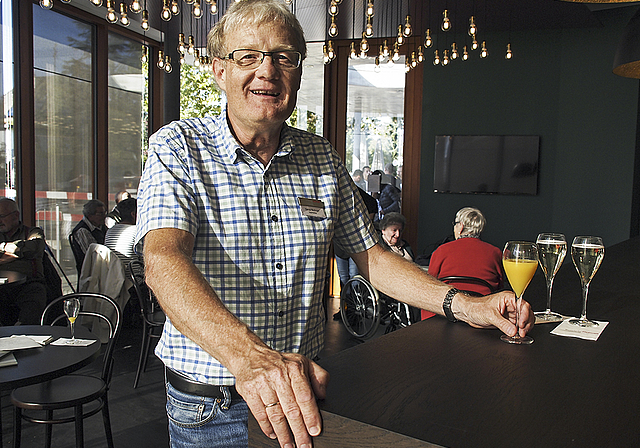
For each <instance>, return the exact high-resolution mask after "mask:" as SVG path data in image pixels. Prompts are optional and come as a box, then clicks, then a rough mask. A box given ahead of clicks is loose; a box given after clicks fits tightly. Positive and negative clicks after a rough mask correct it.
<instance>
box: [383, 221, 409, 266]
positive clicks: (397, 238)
mask: <svg viewBox="0 0 640 448" xmlns="http://www.w3.org/2000/svg"><path fill="white" fill-rule="evenodd" d="M406 224H407V219H406V218H405V217H404V216H403V215H401V214H400V213H397V212H390V213H387V214H385V215H384V217H383V218H382V219H381V220H380V232H381V233H382V238H381V239H380V244H381V245H382V247H384V248H385V249H387V250H388V251H391V252H393V253H396V254H398V255H400V256H401V257H404V258H406V259H407V260H411V261H413V251H412V250H411V246H409V243H407V242H406V241H405V240H403V239H402V232H403V231H404V226H405V225H406Z"/></svg>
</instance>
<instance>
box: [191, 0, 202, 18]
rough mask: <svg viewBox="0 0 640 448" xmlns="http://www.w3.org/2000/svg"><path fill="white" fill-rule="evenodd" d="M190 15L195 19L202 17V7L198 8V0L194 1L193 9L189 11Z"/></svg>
mask: <svg viewBox="0 0 640 448" xmlns="http://www.w3.org/2000/svg"><path fill="white" fill-rule="evenodd" d="M191 14H193V17H195V18H196V19H199V18H200V17H202V7H201V6H200V0H195V1H194V2H193V9H192V10H191Z"/></svg>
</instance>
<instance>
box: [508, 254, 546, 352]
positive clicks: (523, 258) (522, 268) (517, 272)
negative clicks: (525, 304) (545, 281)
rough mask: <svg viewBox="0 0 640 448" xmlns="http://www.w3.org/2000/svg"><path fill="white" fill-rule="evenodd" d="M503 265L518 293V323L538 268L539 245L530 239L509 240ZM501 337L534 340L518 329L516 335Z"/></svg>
mask: <svg viewBox="0 0 640 448" xmlns="http://www.w3.org/2000/svg"><path fill="white" fill-rule="evenodd" d="M502 265H503V266H504V271H505V273H506V274H507V278H508V279H509V283H510V284H511V288H513V292H514V293H515V294H516V325H517V322H518V320H519V318H520V307H521V305H522V295H523V294H524V291H525V289H527V286H529V282H530V281H531V279H532V278H533V274H535V272H536V269H537V268H538V247H537V246H536V244H535V243H531V242H528V241H508V242H507V244H505V246H504V250H503V251H502ZM500 339H502V340H503V341H504V342H509V343H510V344H531V343H532V342H533V338H532V337H531V336H520V334H519V332H518V331H516V334H515V336H507V335H506V334H503V335H502V336H500Z"/></svg>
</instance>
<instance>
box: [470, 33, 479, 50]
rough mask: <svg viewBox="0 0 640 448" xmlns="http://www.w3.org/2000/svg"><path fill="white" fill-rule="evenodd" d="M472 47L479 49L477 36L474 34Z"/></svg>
mask: <svg viewBox="0 0 640 448" xmlns="http://www.w3.org/2000/svg"><path fill="white" fill-rule="evenodd" d="M471 49H472V50H477V49H478V41H477V40H476V37H475V36H473V41H472V42H471Z"/></svg>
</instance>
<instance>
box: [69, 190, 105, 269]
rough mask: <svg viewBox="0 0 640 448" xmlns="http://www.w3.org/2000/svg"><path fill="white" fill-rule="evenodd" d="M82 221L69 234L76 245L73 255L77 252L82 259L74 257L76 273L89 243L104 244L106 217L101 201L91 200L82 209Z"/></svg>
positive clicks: (80, 267)
mask: <svg viewBox="0 0 640 448" xmlns="http://www.w3.org/2000/svg"><path fill="white" fill-rule="evenodd" d="M82 214H83V217H82V220H81V221H80V222H79V223H78V224H77V225H76V226H75V227H74V228H73V230H72V231H71V234H72V235H73V238H74V240H75V243H76V246H77V247H76V248H73V249H74V254H75V253H76V252H77V251H78V252H80V253H81V254H82V257H76V267H77V269H78V272H80V270H81V269H82V262H83V261H84V254H86V253H87V249H88V248H89V245H90V244H91V243H98V244H104V235H105V232H106V227H105V225H104V219H105V217H106V215H107V207H106V206H105V205H104V203H103V202H102V201H99V200H97V199H91V200H90V201H89V202H87V203H86V204H84V206H83V207H82Z"/></svg>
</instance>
